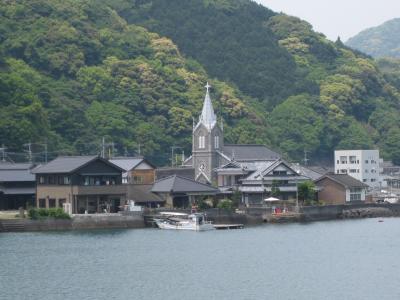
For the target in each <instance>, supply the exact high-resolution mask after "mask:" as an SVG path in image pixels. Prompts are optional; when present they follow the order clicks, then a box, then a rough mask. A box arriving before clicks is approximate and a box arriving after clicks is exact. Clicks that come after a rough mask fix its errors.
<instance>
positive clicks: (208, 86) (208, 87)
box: [205, 81, 211, 93]
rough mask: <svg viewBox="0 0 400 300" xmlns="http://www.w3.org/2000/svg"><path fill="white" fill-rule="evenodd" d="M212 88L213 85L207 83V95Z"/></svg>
mask: <svg viewBox="0 0 400 300" xmlns="http://www.w3.org/2000/svg"><path fill="white" fill-rule="evenodd" d="M210 87H211V85H209V84H208V81H207V84H206V86H205V88H206V89H207V93H208V92H209V91H210Z"/></svg>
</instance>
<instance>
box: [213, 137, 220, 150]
mask: <svg viewBox="0 0 400 300" xmlns="http://www.w3.org/2000/svg"><path fill="white" fill-rule="evenodd" d="M214 146H215V149H218V148H219V136H218V135H216V136H215V137H214Z"/></svg>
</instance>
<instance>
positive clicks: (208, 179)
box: [183, 83, 320, 204]
mask: <svg viewBox="0 0 400 300" xmlns="http://www.w3.org/2000/svg"><path fill="white" fill-rule="evenodd" d="M205 88H206V95H205V98H204V103H203V109H202V112H201V115H200V117H199V120H198V122H197V124H195V123H194V124H193V133H192V155H191V156H190V157H189V158H187V159H186V160H185V161H184V163H183V166H184V167H191V168H193V169H194V175H195V180H196V181H198V182H201V183H205V184H209V185H213V186H215V187H218V188H219V191H220V194H222V195H224V196H228V195H229V194H232V193H234V192H235V191H238V192H240V193H241V194H242V202H243V204H261V203H262V202H263V199H264V197H265V196H268V195H270V194H271V192H272V189H275V190H276V189H278V190H279V193H280V198H281V199H282V200H291V199H295V198H296V192H297V184H298V183H301V182H303V181H306V180H310V179H312V178H311V177H313V176H314V177H320V174H312V175H311V176H310V175H309V174H307V175H306V174H303V172H301V171H300V169H299V168H297V169H296V165H292V164H290V163H288V162H286V161H285V160H284V159H282V157H281V155H280V154H278V153H277V152H275V151H273V150H271V149H269V148H267V147H266V146H264V145H231V144H225V143H224V127H223V123H222V120H220V122H219V121H218V120H217V116H216V114H215V112H214V108H213V105H212V101H211V97H210V85H209V84H208V83H207V85H206V86H205ZM303 170H304V168H303Z"/></svg>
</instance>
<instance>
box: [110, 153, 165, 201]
mask: <svg viewBox="0 0 400 300" xmlns="http://www.w3.org/2000/svg"><path fill="white" fill-rule="evenodd" d="M110 162H111V163H113V164H114V165H116V166H118V167H120V168H121V169H123V170H124V172H123V173H122V183H123V184H124V185H126V200H127V201H130V200H131V201H134V202H135V205H139V206H145V207H159V206H164V203H165V201H164V200H163V199H161V197H159V196H158V195H156V194H154V193H152V192H151V188H152V187H153V183H154V181H155V174H156V166H155V165H153V164H152V163H151V162H149V161H148V160H147V159H145V158H144V157H115V158H112V159H110Z"/></svg>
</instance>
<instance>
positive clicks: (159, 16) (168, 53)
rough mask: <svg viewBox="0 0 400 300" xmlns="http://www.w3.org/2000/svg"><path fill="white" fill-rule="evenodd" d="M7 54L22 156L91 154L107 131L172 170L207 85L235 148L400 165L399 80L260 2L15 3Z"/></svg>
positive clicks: (8, 106)
mask: <svg viewBox="0 0 400 300" xmlns="http://www.w3.org/2000/svg"><path fill="white" fill-rule="evenodd" d="M154 32H155V33H154ZM171 39H172V40H171ZM0 54H1V55H0V108H1V109H0V144H2V143H4V144H5V145H6V146H7V147H9V148H10V149H14V150H16V151H21V150H22V148H21V147H22V145H23V144H24V143H27V142H28V141H32V142H36V143H44V142H45V141H46V140H47V141H48V144H49V147H50V150H51V152H53V154H54V155H56V154H60V153H82V154H89V153H90V154H93V153H99V152H100V149H101V147H100V142H101V139H102V137H105V140H106V142H107V143H109V142H111V141H113V142H114V148H115V152H116V153H115V154H120V155H121V154H125V153H127V154H132V152H133V151H134V150H137V149H138V148H139V146H140V149H141V154H144V155H146V156H148V157H149V158H150V159H152V160H154V161H155V162H156V163H158V164H165V163H167V162H168V158H169V153H170V147H171V146H172V145H175V146H181V147H183V148H184V150H185V153H188V152H190V149H191V128H192V118H197V116H198V114H199V112H200V110H201V105H202V100H203V97H204V89H203V85H204V83H205V82H206V81H207V80H209V81H211V84H212V85H213V87H214V88H213V90H212V96H213V101H214V105H215V107H216V111H217V114H218V115H219V117H222V118H223V119H224V123H225V136H226V139H227V142H229V143H262V144H266V145H269V146H272V147H273V148H276V149H277V150H280V151H281V152H283V153H284V154H285V155H286V156H287V157H289V158H291V159H293V160H300V159H301V158H302V157H303V153H304V151H307V152H308V156H309V158H311V159H312V162H314V163H315V162H318V161H324V160H325V161H329V162H331V157H332V151H333V150H334V149H337V148H373V147H380V148H381V150H382V153H383V155H384V157H385V158H387V159H392V158H393V159H394V160H395V161H400V151H399V150H398V149H400V139H399V136H400V130H399V128H400V118H399V117H398V116H399V110H400V107H399V103H400V92H399V89H400V84H399V82H400V80H399V78H400V77H399V76H398V74H396V72H394V71H393V72H384V73H382V72H381V71H380V70H379V68H378V66H377V64H376V63H375V62H374V61H373V60H371V59H370V58H368V57H367V56H365V55H363V54H361V53H359V52H356V51H353V50H351V49H349V48H348V47H346V46H345V45H343V43H342V42H341V41H340V40H338V41H337V42H336V43H333V42H330V41H328V40H327V39H326V38H325V37H324V36H323V35H321V34H318V33H315V32H314V31H313V30H312V27H311V26H310V25H309V24H308V23H306V22H304V21H301V20H300V19H297V18H294V17H289V16H286V15H284V14H276V13H274V12H272V11H270V10H268V9H266V8H264V7H262V6H260V5H258V4H255V3H254V2H252V1H248V0H232V1H226V0H185V1H179V0H152V1H150V0H135V1H132V0H65V1H58V0H31V1H22V0H20V1H7V2H5V3H3V4H2V5H1V6H0ZM380 65H382V64H380ZM392 66H393V65H390V67H387V69H391V70H393V68H392ZM210 76H212V77H211V79H210ZM212 78H214V79H212ZM109 148H110V150H109V151H111V148H112V147H109Z"/></svg>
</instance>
